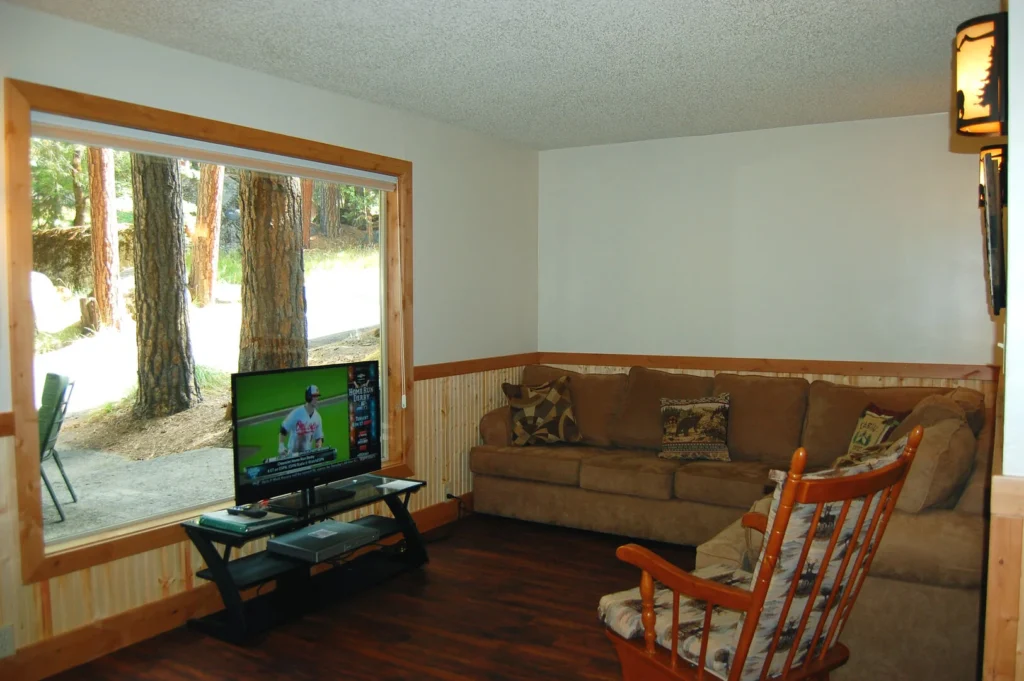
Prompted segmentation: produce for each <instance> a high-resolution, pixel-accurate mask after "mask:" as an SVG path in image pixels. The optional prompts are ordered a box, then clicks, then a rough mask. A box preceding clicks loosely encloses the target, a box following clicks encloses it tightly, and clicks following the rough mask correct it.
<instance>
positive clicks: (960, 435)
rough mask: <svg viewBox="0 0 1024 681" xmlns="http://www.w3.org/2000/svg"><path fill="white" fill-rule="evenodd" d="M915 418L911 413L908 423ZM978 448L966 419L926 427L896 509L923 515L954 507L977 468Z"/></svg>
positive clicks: (954, 419) (948, 420)
mask: <svg viewBox="0 0 1024 681" xmlns="http://www.w3.org/2000/svg"><path fill="white" fill-rule="evenodd" d="M913 418H914V415H913V414H911V415H910V416H908V417H907V420H908V421H909V420H911V419H913ZM976 447H977V441H976V440H975V439H974V433H973V432H972V431H971V427H970V426H969V425H968V424H967V421H966V420H965V419H960V418H948V419H943V420H942V421H939V422H938V423H935V424H933V425H930V426H925V429H924V437H923V438H922V439H921V444H920V446H918V448H917V456H916V457H915V458H914V463H913V465H912V466H911V467H910V471H909V472H908V473H907V480H906V482H904V483H903V490H902V491H901V492H900V498H899V500H898V501H897V502H896V508H897V509H899V510H900V511H905V512H907V513H920V512H921V511H923V510H925V509H927V508H952V507H953V506H955V505H956V502H957V501H958V500H959V499H958V495H959V493H960V492H961V491H962V490H963V486H964V484H966V482H967V479H968V478H969V477H970V475H971V469H972V468H973V467H974V450H975V448H976Z"/></svg>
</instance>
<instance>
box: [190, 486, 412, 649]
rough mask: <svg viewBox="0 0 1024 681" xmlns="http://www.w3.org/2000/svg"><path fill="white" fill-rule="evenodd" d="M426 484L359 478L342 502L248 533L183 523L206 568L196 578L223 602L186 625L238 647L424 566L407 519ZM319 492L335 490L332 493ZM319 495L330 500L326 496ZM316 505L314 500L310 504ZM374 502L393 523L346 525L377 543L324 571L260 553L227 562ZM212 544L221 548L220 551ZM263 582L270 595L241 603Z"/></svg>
mask: <svg viewBox="0 0 1024 681" xmlns="http://www.w3.org/2000/svg"><path fill="white" fill-rule="evenodd" d="M425 485H426V483H425V482H423V481H421V480H404V479H398V478H384V477H381V476H377V475H360V476H358V477H357V478H355V479H354V480H351V481H348V482H347V483H346V484H345V486H344V487H342V488H341V490H343V495H344V492H351V494H348V495H344V496H346V498H344V499H340V500H337V499H330V500H328V501H326V502H324V503H317V504H314V505H312V506H306V507H305V509H306V512H305V513H304V514H303V515H296V516H293V518H292V519H291V521H290V522H288V523H286V524H284V525H277V526H274V527H272V528H268V529H265V530H260V531H256V532H251V533H249V534H238V533H236V532H230V531H227V530H221V529H219V528H215V527H211V526H208V525H201V524H199V520H198V518H197V519H195V520H189V521H186V522H184V523H182V524H181V525H182V527H183V528H184V529H185V533H186V534H187V535H188V537H189V539H190V540H191V541H192V543H193V545H195V547H196V549H198V551H199V553H200V555H201V556H202V557H203V560H204V561H205V563H206V565H207V567H206V568H205V569H203V570H200V571H199V572H197V573H196V576H197V577H200V578H202V579H207V580H210V581H212V582H214V583H215V584H216V585H217V589H218V591H219V592H220V596H221V599H222V600H223V602H224V609H223V610H220V611H218V612H215V613H213V614H211V615H207V616H206V617H202V618H197V619H191V620H189V623H188V624H189V626H190V627H192V628H194V629H196V630H199V631H202V632H204V633H206V634H209V635H211V636H214V637H216V638H219V639H222V640H224V641H228V642H231V643H235V644H239V645H244V644H247V643H251V642H252V641H253V640H254V639H255V638H256V637H258V635H259V634H261V633H263V632H265V631H267V630H268V629H270V628H271V627H273V626H275V625H277V624H279V623H281V622H284V621H287V620H288V619H291V618H293V617H296V616H301V615H302V614H304V613H307V612H309V611H311V610H313V609H315V608H316V607H318V606H320V605H323V604H325V603H328V602H330V601H332V600H337V599H339V598H343V597H345V596H347V595H349V594H352V593H357V592H359V591H362V590H364V589H366V588H369V587H371V586H373V585H375V584H378V583H380V582H383V581H385V580H387V579H389V578H391V577H393V576H396V575H398V574H401V573H402V572H406V571H408V570H413V569H416V568H419V567H421V566H422V565H424V564H425V563H426V562H427V560H428V558H427V549H426V546H425V544H424V543H423V538H422V537H421V536H420V533H419V530H418V529H417V527H416V523H415V522H414V521H413V519H412V515H411V514H410V513H409V498H410V496H411V495H412V494H413V493H414V492H416V491H418V490H419V489H420V488H422V487H424V486H425ZM322 489H330V490H334V491H337V490H338V488H331V487H327V488H322ZM318 491H319V490H318ZM297 496H299V497H302V496H305V495H304V494H299V495H297ZM326 496H327V497H330V496H332V495H331V494H330V493H328V494H327V495H326ZM320 498H321V497H319V495H317V496H316V497H315V498H314V500H315V501H318V500H319V499H320ZM381 501H383V502H384V503H385V504H387V507H388V510H389V511H391V515H392V516H393V517H391V518H388V517H385V516H380V515H370V516H364V517H362V518H359V519H357V520H353V521H351V522H353V523H354V524H358V525H366V526H370V527H373V528H375V529H377V530H378V532H379V533H380V540H379V544H378V545H376V546H374V547H373V548H368V547H363V548H361V549H358V550H356V551H355V552H353V553H350V554H346V555H341V556H334V557H332V558H331V559H329V560H327V561H324V562H326V563H331V564H333V568H331V569H327V570H324V569H322V567H323V566H322V565H313V564H311V563H309V562H306V561H302V560H299V559H296V558H291V557H289V556H284V555H280V554H276V553H273V552H270V551H267V550H262V551H258V552H255V553H251V554H249V555H247V556H245V557H243V558H236V559H235V560H231V550H232V549H233V548H236V549H238V548H242V547H243V546H245V545H246V544H247V543H249V542H251V541H254V540H257V539H261V538H266V537H270V536H277V535H282V534H287V533H289V532H293V531H295V530H298V529H300V528H303V527H306V526H307V525H310V524H312V523H315V522H319V521H321V520H326V519H328V518H331V517H332V516H335V515H339V514H342V513H346V512H348V511H352V510H354V509H356V508H360V507H362V506H368V505H372V504H375V503H377V502H381ZM398 535H400V537H399V536H398ZM396 539H397V541H396ZM215 544H221V545H223V547H224V548H223V552H221V551H219V550H218V549H217V548H216V547H215V546H214V545H215ZM268 582H274V583H275V586H274V589H273V590H269V591H267V592H265V593H260V590H256V595H255V596H252V597H251V598H248V599H247V598H244V597H243V595H242V594H243V592H246V591H249V590H251V589H253V588H254V587H260V586H263V585H265V584H267V583H268Z"/></svg>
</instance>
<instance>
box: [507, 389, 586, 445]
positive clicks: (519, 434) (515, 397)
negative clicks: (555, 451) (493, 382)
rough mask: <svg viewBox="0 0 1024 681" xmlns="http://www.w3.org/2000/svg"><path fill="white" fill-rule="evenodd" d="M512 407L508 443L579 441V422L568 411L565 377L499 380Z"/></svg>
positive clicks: (569, 401)
mask: <svg viewBox="0 0 1024 681" xmlns="http://www.w3.org/2000/svg"><path fill="white" fill-rule="evenodd" d="M501 389H502V391H504V393H505V396H506V397H508V403H509V407H510V408H511V411H512V444H513V445H519V446H524V445H538V444H553V443H556V442H580V441H581V440H582V439H583V438H582V437H581V435H580V429H579V426H577V424H576V417H575V416H574V415H573V411H572V398H571V397H570V394H569V377H568V376H559V377H558V378H556V379H554V380H551V381H548V382H546V383H541V384H540V385H512V384H511V383H503V384H502V385H501Z"/></svg>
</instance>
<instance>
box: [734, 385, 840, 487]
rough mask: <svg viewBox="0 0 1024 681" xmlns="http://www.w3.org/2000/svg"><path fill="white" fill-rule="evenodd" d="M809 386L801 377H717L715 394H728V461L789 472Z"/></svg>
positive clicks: (798, 444)
mask: <svg viewBox="0 0 1024 681" xmlns="http://www.w3.org/2000/svg"><path fill="white" fill-rule="evenodd" d="M808 387H809V386H808V383H807V381H806V380H804V379H802V378H777V377H774V376H741V375H740V374H718V375H717V376H715V386H714V394H715V395H718V394H721V393H729V458H730V459H732V460H733V461H760V462H762V463H767V464H770V465H773V466H779V467H783V468H786V469H788V468H789V462H790V459H792V457H793V452H795V451H796V449H797V447H799V446H800V431H801V429H802V428H803V423H804V412H805V411H806V410H807V390H808ZM858 416H859V412H858ZM847 442H849V437H847Z"/></svg>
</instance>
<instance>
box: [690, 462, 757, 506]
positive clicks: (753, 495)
mask: <svg viewBox="0 0 1024 681" xmlns="http://www.w3.org/2000/svg"><path fill="white" fill-rule="evenodd" d="M770 470H771V467H770V466H768V464H763V463H758V462H756V461H733V462H729V463H725V462H721V461H695V462H693V463H687V464H684V465H683V467H682V468H680V469H679V470H678V471H676V479H675V487H674V491H675V495H676V498H677V499H686V500H687V501H699V502H702V503H705V504H716V505H718V506H732V507H733V508H741V509H747V508H749V507H750V505H751V504H753V503H754V502H755V501H757V500H758V499H760V498H761V497H763V496H764V495H765V491H766V489H767V491H769V492H770V491H771V488H772V486H774V484H775V483H773V482H771V481H770V480H769V479H768V472H769V471H770Z"/></svg>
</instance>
